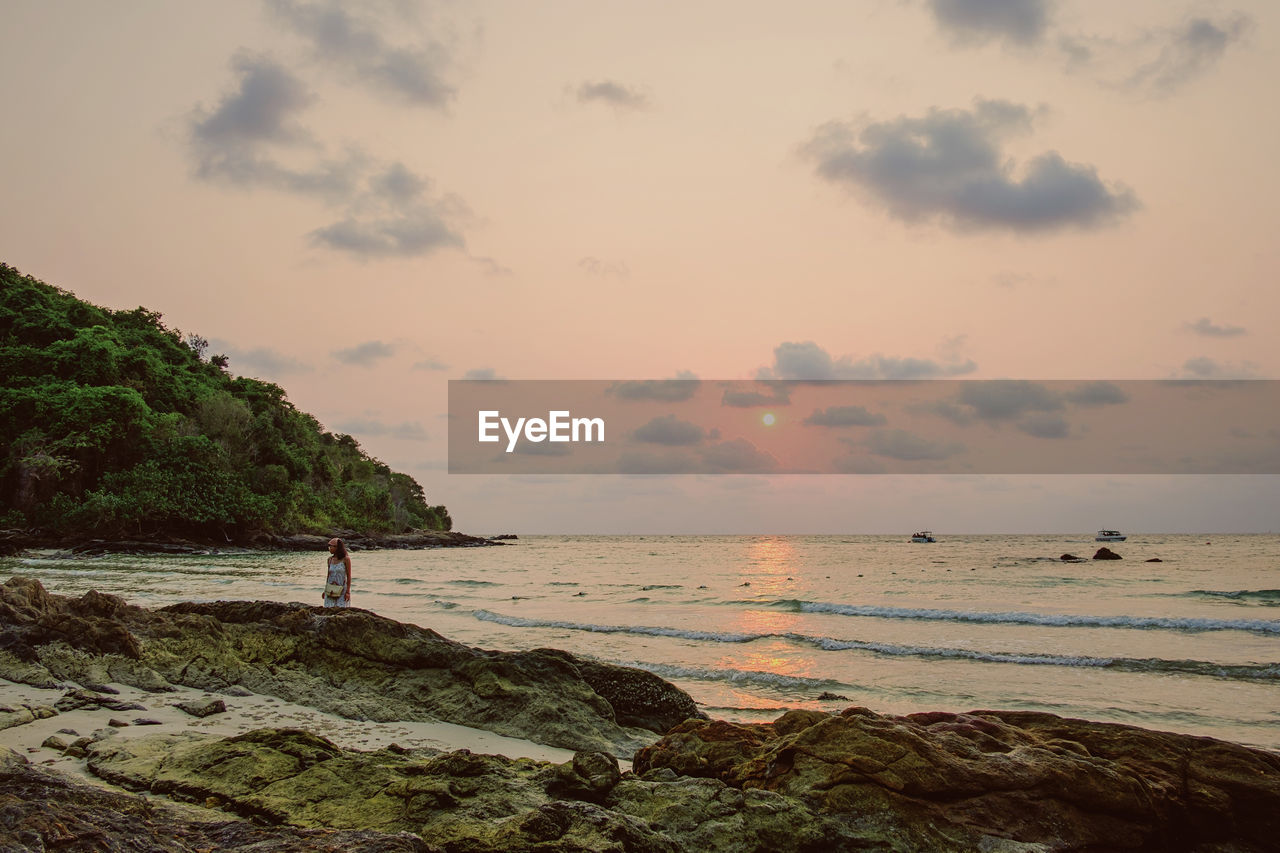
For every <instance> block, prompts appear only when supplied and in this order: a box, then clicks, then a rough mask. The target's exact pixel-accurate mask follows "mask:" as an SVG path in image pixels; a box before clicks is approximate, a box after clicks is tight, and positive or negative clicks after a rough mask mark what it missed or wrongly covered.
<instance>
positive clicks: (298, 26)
mask: <svg viewBox="0 0 1280 853" xmlns="http://www.w3.org/2000/svg"><path fill="white" fill-rule="evenodd" d="M266 5H267V8H268V9H269V10H270V11H271V12H272V13H273V14H274V16H275V18H276V20H278V21H280V22H281V23H283V24H284V25H285V26H286V27H288V28H289V29H290V30H291V31H293V32H294V33H295V34H296V35H299V36H301V37H302V38H304V39H306V40H307V41H308V42H309V43H310V46H311V48H312V51H313V52H314V54H315V57H316V59H317V60H318V61H320V62H322V63H323V64H324V65H325V66H327V67H334V68H338V69H340V70H341V71H343V72H344V73H345V74H346V75H347V76H348V77H349V78H351V79H353V80H355V81H356V82H358V83H361V84H363V85H366V86H368V87H369V88H370V89H371V90H372V91H374V92H377V93H379V94H382V95H387V96H390V97H392V98H393V99H395V100H396V101H398V102H400V103H408V104H412V105H415V106H425V107H432V108H435V109H442V108H444V107H445V106H447V105H448V104H449V102H450V101H451V100H453V97H454V95H455V94H456V90H455V88H454V87H453V86H452V85H451V84H450V83H449V82H448V81H447V80H446V79H445V78H446V75H447V72H448V70H449V68H450V66H451V65H452V63H453V57H452V55H451V52H450V50H449V49H448V48H447V47H446V46H445V45H443V44H441V43H440V42H438V41H435V40H431V39H422V40H421V41H420V43H418V44H415V45H409V46H397V45H394V44H392V43H391V42H390V40H389V39H388V37H387V35H386V32H387V31H394V32H396V33H405V32H408V31H411V30H413V29H415V27H413V24H415V23H416V21H413V20H412V19H411V18H408V17H407V16H406V15H404V14H398V15H396V14H393V15H382V14H379V13H380V12H383V11H385V10H392V11H403V10H405V9H407V8H408V7H406V6H404V5H403V4H385V5H378V4H357V3H343V2H340V0H321V2H314V3H306V2H296V0H267V3H266Z"/></svg>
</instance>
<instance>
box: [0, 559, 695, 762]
mask: <svg viewBox="0 0 1280 853" xmlns="http://www.w3.org/2000/svg"><path fill="white" fill-rule="evenodd" d="M77 620H78V621H77ZM72 623H74V624H79V625H81V626H82V627H83V631H79V632H70V631H66V630H63V627H62V626H65V625H67V624H72ZM0 649H7V650H8V652H5V651H0V677H22V678H23V680H25V681H26V682H27V683H32V681H44V680H47V679H61V680H69V681H76V682H77V683H85V682H86V681H88V682H93V683H107V682H119V683H124V684H129V685H133V686H137V687H143V688H145V689H149V690H157V691H159V690H173V689H174V685H181V686H186V687H192V688H196V689H198V690H206V691H211V692H212V691H218V692H225V691H232V692H236V691H237V690H243V691H247V692H252V693H258V694H267V695H271V696H276V697H279V698H281V699H285V700H288V701H291V702H298V703H300V704H305V705H308V706H310V707H313V708H317V709H319V710H322V711H328V712H330V713H336V714H341V715H342V716H346V717H349V718H354V719H372V720H379V721H390V720H443V721H445V722H453V723H459V724H461V725H467V726H472V727H475V728H483V729H488V730H490V731H493V732H497V733H499V734H504V735H510V736H514V737H522V738H527V739H530V740H533V741H536V742H538V743H544V744H548V745H551V746H558V747H564V748H569V749H575V750H587V751H605V752H610V753H612V754H613V755H620V756H627V755H630V754H631V753H632V752H634V751H635V750H636V749H638V748H639V747H641V746H644V745H645V744H647V743H649V742H651V741H652V740H653V736H654V734H662V733H665V732H666V731H667V730H668V729H670V728H671V727H672V726H675V725H676V724H678V723H680V722H683V721H684V720H685V719H688V718H691V717H702V716H705V715H702V714H701V712H699V711H698V709H697V707H696V706H695V705H694V703H693V700H692V699H691V698H690V697H689V696H688V694H686V693H685V692H684V691H682V690H679V689H678V688H676V687H674V686H673V685H671V684H669V683H667V682H665V681H663V680H662V679H660V678H658V677H657V676H655V675H653V674H651V673H648V672H645V671H643V670H638V669H632V668H629V667H620V666H612V665H609V664H602V663H596V662H594V661H587V660H583V659H580V658H577V657H574V656H573V655H570V654H568V653H567V652H563V651H558V650H555V649H535V650H533V651H526V652H498V651H486V650H481V649H473V648H470V647H468V646H464V645H462V644H460V643H455V642H453V641H451V640H448V639H446V638H444V637H442V636H440V635H439V634H437V633H436V632H435V631H431V630H429V629H426V628H419V627H417V626H414V625H407V624H404V623H400V622H396V621H394V620H392V619H387V618H385V617H382V616H377V615H375V614H373V613H370V612H368V611H365V610H359V609H356V608H349V609H347V608H342V609H339V608H330V609H325V608H322V607H310V606H307V605H304V604H297V603H294V604H282V603H278V602H270V601H218V602H209V603H198V604H196V603H184V604H176V605H172V606H170V607H165V608H161V609H158V610H147V609H144V608H141V607H135V606H131V605H129V604H127V603H125V602H124V601H123V600H122V599H120V598H117V597H115V596H109V595H102V594H99V593H96V592H90V593H87V594H86V595H84V596H81V597H80V598H69V597H63V596H59V595H51V594H49V593H48V592H46V591H45V589H44V587H43V586H41V585H40V583H39V582H38V581H35V580H32V579H29V578H21V577H15V578H11V579H10V580H9V581H7V582H5V583H4V584H3V585H0ZM6 654H8V655H9V657H7V658H6V657H5V655H6ZM19 654H20V655H21V659H19V656H18V655H19ZM219 702H221V700H209V703H208V704H210V705H212V706H214V707H216V705H217V703H219ZM58 707H59V709H62V710H69V709H71V708H82V707H102V708H108V709H110V710H114V711H119V710H125V709H129V708H133V709H138V710H143V707H142V706H140V705H129V704H127V703H122V702H120V700H118V699H115V698H111V697H107V696H103V695H101V694H98V693H95V692H93V691H88V690H76V691H70V692H69V693H68V694H67V695H65V696H64V697H63V698H62V699H60V700H59V702H58ZM135 724H136V723H135Z"/></svg>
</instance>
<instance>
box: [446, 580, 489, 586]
mask: <svg viewBox="0 0 1280 853" xmlns="http://www.w3.org/2000/svg"><path fill="white" fill-rule="evenodd" d="M445 583H448V584H453V585H454V586H502V584H500V583H496V582H494V581H473V580H467V579H465V578H462V579H458V580H451V581H445Z"/></svg>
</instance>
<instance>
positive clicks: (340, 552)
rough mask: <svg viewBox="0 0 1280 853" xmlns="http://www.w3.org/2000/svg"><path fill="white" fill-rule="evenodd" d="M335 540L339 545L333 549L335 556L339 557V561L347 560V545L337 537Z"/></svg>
mask: <svg viewBox="0 0 1280 853" xmlns="http://www.w3.org/2000/svg"><path fill="white" fill-rule="evenodd" d="M334 539H336V540H337V542H338V544H337V546H336V547H335V548H334V549H333V556H335V557H337V558H338V559H339V560H345V559H346V558H347V543H346V542H343V541H342V540H341V539H338V538H337V537H336V536H335V537H334Z"/></svg>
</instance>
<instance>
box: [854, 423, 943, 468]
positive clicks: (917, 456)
mask: <svg viewBox="0 0 1280 853" xmlns="http://www.w3.org/2000/svg"><path fill="white" fill-rule="evenodd" d="M866 446H867V449H868V450H869V451H870V452H871V453H874V454H875V455H876V456H885V457H888V458H889V459H900V460H902V461H905V462H914V461H918V460H923V459H946V458H947V457H948V456H953V455H955V454H956V453H959V452H961V451H962V450H963V449H964V447H963V446H962V445H960V444H956V443H953V442H942V441H932V440H930V439H927V438H923V437H921V436H918V435H916V434H915V433H912V432H908V431H906V430H904V429H891V430H876V431H875V432H873V433H872V434H871V436H870V437H869V438H868V439H867V442H866Z"/></svg>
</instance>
